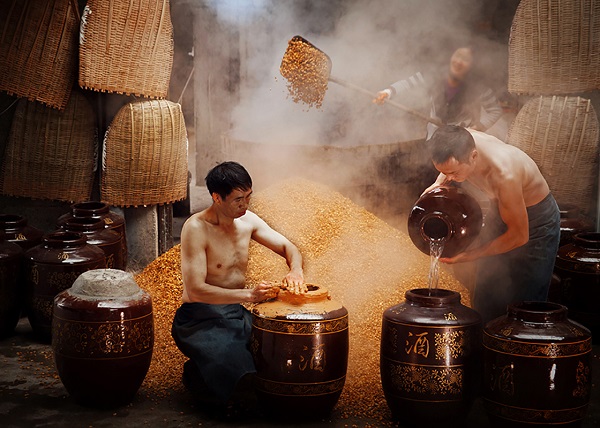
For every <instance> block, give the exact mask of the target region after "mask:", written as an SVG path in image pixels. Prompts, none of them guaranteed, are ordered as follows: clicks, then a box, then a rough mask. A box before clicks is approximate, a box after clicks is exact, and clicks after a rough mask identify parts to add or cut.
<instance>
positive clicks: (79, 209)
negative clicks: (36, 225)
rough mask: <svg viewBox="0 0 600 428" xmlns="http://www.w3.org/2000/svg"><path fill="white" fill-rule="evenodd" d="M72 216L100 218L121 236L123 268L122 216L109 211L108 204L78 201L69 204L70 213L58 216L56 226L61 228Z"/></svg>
mask: <svg viewBox="0 0 600 428" xmlns="http://www.w3.org/2000/svg"><path fill="white" fill-rule="evenodd" d="M73 217H84V218H86V217H88V218H89V217H91V218H95V219H102V221H104V226H105V227H106V228H107V229H111V230H114V231H116V232H117V233H118V234H119V235H120V236H121V238H122V241H121V251H122V256H121V257H122V260H123V270H125V269H126V267H127V233H126V227H125V219H124V218H123V216H121V215H119V214H117V213H116V212H114V211H111V210H110V206H109V205H108V204H106V203H104V202H97V201H87V202H78V203H75V204H73V205H71V212H70V213H67V214H63V215H61V216H60V217H59V218H58V220H57V222H56V223H57V226H58V227H59V228H61V227H62V225H63V224H64V223H65V222H66V221H67V219H69V218H73Z"/></svg>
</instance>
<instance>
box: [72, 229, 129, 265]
mask: <svg viewBox="0 0 600 428" xmlns="http://www.w3.org/2000/svg"><path fill="white" fill-rule="evenodd" d="M62 229H63V230H66V231H68V232H79V233H82V234H83V236H85V238H86V239H87V243H88V244H92V245H95V246H97V247H99V248H100V249H102V251H104V254H105V255H106V267H107V268H108V269H121V270H125V264H124V260H123V250H122V247H121V245H122V238H121V235H119V233H118V232H117V231H116V230H114V229H107V228H106V227H104V221H102V219H99V218H93V217H72V218H70V219H67V220H66V221H65V222H64V223H63V226H62Z"/></svg>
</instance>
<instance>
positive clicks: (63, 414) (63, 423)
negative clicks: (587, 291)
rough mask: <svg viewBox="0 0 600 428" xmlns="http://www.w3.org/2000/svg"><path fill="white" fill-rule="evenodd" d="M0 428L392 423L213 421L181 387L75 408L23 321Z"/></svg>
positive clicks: (477, 415) (8, 362) (599, 406)
mask: <svg viewBox="0 0 600 428" xmlns="http://www.w3.org/2000/svg"><path fill="white" fill-rule="evenodd" d="M0 367H1V372H0V426H2V427H4V428H13V427H88V428H101V427H116V426H127V427H130V428H136V427H157V426H160V427H162V428H168V427H238V428H242V427H278V426H284V425H287V426H303V427H306V428H319V427H339V428H347V427H348V428H352V427H384V426H385V427H389V426H395V424H394V423H393V422H392V421H390V420H367V419H347V418H344V417H343V416H342V415H340V414H339V412H336V410H335V409H334V410H333V412H332V414H331V415H330V417H328V418H327V419H322V420H316V421H309V422H303V423H298V422H296V421H290V422H289V423H282V422H281V421H273V420H269V419H267V418H264V417H261V416H260V415H253V416H247V417H245V418H242V419H239V420H236V419H233V420H224V419H223V418H219V417H215V416H213V415H211V414H210V412H207V411H206V410H205V409H204V410H203V409H200V408H199V407H198V406H197V404H196V403H195V401H194V399H193V396H192V395H191V394H190V393H189V392H188V391H187V390H185V388H183V387H182V388H181V389H179V390H176V391H173V392H172V393H171V394H170V395H168V396H161V397H158V396H155V395H152V394H150V393H149V392H148V391H147V390H144V389H143V388H141V389H140V390H139V391H138V393H137V394H136V396H135V397H134V400H133V402H132V403H130V404H129V405H126V406H123V407H119V408H115V409H108V410H102V409H94V408H89V407H83V406H81V405H79V404H77V403H76V402H75V401H74V400H73V399H72V398H71V397H70V396H69V394H68V393H67V391H66V390H65V388H64V386H63V384H62V383H61V381H60V378H59V376H58V374H57V372H56V369H55V366H54V361H53V355H52V350H51V346H50V345H48V344H42V343H40V342H38V341H37V340H36V338H35V336H34V335H33V333H32V331H31V328H30V326H29V322H28V321H27V319H26V318H22V319H21V320H20V322H19V325H18V326H17V329H16V332H15V334H14V335H13V336H11V337H9V338H6V339H4V340H2V341H0ZM599 383H600V346H598V345H595V346H594V348H593V387H592V401H591V403H590V406H589V410H588V412H587V414H586V417H585V420H584V421H583V424H582V426H581V427H582V428H592V427H594V428H595V427H598V426H600V388H599V386H598V385H599ZM488 427H490V423H489V422H488V419H487V416H486V414H485V412H484V410H483V407H482V404H481V401H480V400H477V401H476V402H475V404H474V406H473V408H472V410H471V412H470V414H469V418H468V421H467V425H466V427H465V428H488Z"/></svg>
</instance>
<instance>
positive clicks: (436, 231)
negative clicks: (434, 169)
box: [408, 186, 483, 257]
mask: <svg viewBox="0 0 600 428" xmlns="http://www.w3.org/2000/svg"><path fill="white" fill-rule="evenodd" d="M482 221H483V215H482V211H481V207H480V206H479V203H478V202H477V200H476V199H475V198H474V197H472V196H471V195H469V194H468V193H467V192H465V191H464V190H463V189H461V188H460V187H454V186H439V187H436V188H434V189H432V190H430V191H429V192H427V193H425V194H423V195H422V196H421V197H420V198H419V199H418V200H417V202H415V204H414V206H413V207H412V209H411V211H410V214H409V216H408V235H409V236H410V239H411V240H412V242H413V243H414V244H415V245H416V247H417V248H418V249H419V250H421V251H422V252H424V253H425V254H429V252H430V245H431V241H435V242H439V243H443V244H444V249H443V251H442V257H452V256H454V255H456V254H458V253H460V252H462V251H464V250H465V249H466V248H467V247H468V246H469V245H470V244H471V243H472V242H473V241H474V240H475V238H477V236H478V235H479V232H480V231H481V227H482Z"/></svg>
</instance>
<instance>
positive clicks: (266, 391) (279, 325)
mask: <svg viewBox="0 0 600 428" xmlns="http://www.w3.org/2000/svg"><path fill="white" fill-rule="evenodd" d="M307 286H308V292H307V293H305V294H301V295H295V294H293V293H290V292H288V291H286V290H282V291H281V292H280V293H279V295H278V297H277V298H276V299H274V300H272V301H267V302H263V303H260V304H258V305H256V306H255V307H254V308H253V309H252V317H253V322H252V335H251V341H250V351H251V353H252V355H253V358H254V362H255V365H256V391H257V396H258V399H259V405H260V406H261V407H262V408H263V411H264V412H265V414H267V415H269V416H272V417H276V418H282V419H291V420H299V419H308V418H320V417H325V416H327V415H328V414H329V413H330V412H331V410H332V409H333V407H334V406H335V405H336V403H337V401H338V399H339V397H340V394H341V392H342V389H343V387H344V383H345V381H346V371H347V366H348V350H349V348H348V347H349V337H348V311H347V310H346V308H344V306H342V305H341V304H340V303H339V302H336V301H335V300H332V299H331V297H330V295H329V292H328V291H327V289H326V288H325V287H322V286H319V285H316V284H307Z"/></svg>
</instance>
